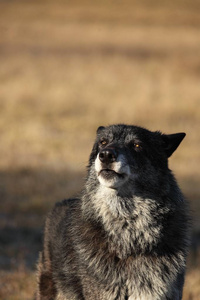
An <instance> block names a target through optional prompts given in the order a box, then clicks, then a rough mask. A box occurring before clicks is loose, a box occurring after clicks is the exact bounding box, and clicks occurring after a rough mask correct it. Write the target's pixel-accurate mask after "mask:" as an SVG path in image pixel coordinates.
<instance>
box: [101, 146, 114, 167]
mask: <svg viewBox="0 0 200 300" xmlns="http://www.w3.org/2000/svg"><path fill="white" fill-rule="evenodd" d="M99 159H100V161H101V162H102V163H104V164H110V163H113V162H115V161H116V159H117V151H116V150H115V149H111V148H107V149H103V150H101V151H100V153H99Z"/></svg>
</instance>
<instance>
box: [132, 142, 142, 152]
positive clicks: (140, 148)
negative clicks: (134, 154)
mask: <svg viewBox="0 0 200 300" xmlns="http://www.w3.org/2000/svg"><path fill="white" fill-rule="evenodd" d="M132 147H133V148H134V149H135V150H136V151H140V150H142V146H141V145H140V144H139V143H135V142H133V143H132Z"/></svg>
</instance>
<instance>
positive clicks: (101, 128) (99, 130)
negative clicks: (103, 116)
mask: <svg viewBox="0 0 200 300" xmlns="http://www.w3.org/2000/svg"><path fill="white" fill-rule="evenodd" d="M104 128H105V127H104V126H99V128H97V134H98V133H100V132H101V131H102V130H103V129H104Z"/></svg>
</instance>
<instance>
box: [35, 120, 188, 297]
mask: <svg viewBox="0 0 200 300" xmlns="http://www.w3.org/2000/svg"><path fill="white" fill-rule="evenodd" d="M184 136H185V135H184V134H182V133H180V134H176V135H168V136H167V135H163V134H161V133H160V132H151V131H148V130H146V129H143V128H140V127H137V126H126V125H112V126H109V127H106V128H104V127H101V128H99V129H98V131H97V138H96V141H95V143H94V147H93V150H92V153H91V155H90V160H89V166H88V176H87V180H86V184H85V189H84V191H83V193H82V196H81V198H80V199H68V200H64V201H63V202H61V203H58V204H56V206H55V208H54V209H53V211H52V212H51V213H50V214H49V216H48V218H47V221H46V229H45V239H44V250H43V252H42V254H41V257H40V262H39V265H38V290H37V297H36V299H37V300H50V299H52V300H53V299H55V300H84V299H85V300H94V299H96V300H181V299H182V289H183V283H184V273H185V266H186V256H187V252H188V244H189V217H188V208H187V203H186V201H185V199H184V197H183V195H182V193H181V191H180V189H179V187H178V185H177V183H176V181H175V179H174V176H173V175H172V173H171V171H170V170H169V168H168V157H169V156H170V155H171V154H172V152H173V151H174V150H175V149H176V148H177V147H178V145H179V144H180V142H181V140H182V139H183V137H184ZM102 141H103V143H102ZM106 151H107V153H108V154H109V155H110V157H109V161H106V162H105V153H106ZM109 151H110V152H109ZM113 153H114V154H113ZM108 154H106V155H107V156H108ZM111 154H112V155H113V157H111Z"/></svg>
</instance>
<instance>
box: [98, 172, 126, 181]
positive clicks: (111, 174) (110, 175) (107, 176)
mask: <svg viewBox="0 0 200 300" xmlns="http://www.w3.org/2000/svg"><path fill="white" fill-rule="evenodd" d="M99 175H101V176H103V178H105V179H107V180H109V179H112V178H113V177H118V178H121V179H124V178H125V176H126V174H123V173H122V174H121V173H117V172H115V171H113V170H111V169H102V170H101V171H100V172H99Z"/></svg>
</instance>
